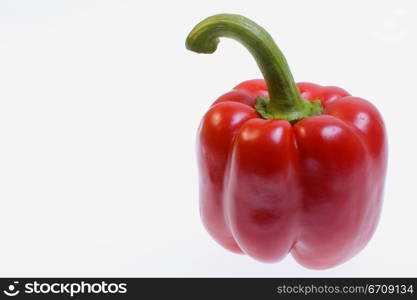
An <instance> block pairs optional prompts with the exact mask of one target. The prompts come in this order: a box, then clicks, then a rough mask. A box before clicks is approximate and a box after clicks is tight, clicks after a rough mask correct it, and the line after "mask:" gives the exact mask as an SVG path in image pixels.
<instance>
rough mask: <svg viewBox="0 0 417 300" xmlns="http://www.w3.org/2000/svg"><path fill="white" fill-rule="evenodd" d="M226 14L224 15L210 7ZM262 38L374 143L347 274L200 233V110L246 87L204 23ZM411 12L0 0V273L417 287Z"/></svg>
mask: <svg viewBox="0 0 417 300" xmlns="http://www.w3.org/2000/svg"><path fill="white" fill-rule="evenodd" d="M225 2H227V3H225ZM223 12H229V13H240V14H243V15H245V16H247V17H249V18H251V19H253V20H254V21H256V22H258V23H260V24H261V25H262V26H264V27H265V28H266V29H267V30H268V31H269V32H270V33H271V35H272V36H273V37H274V38H275V40H276V42H277V43H278V45H279V46H280V48H281V49H282V50H283V52H284V53H285V54H286V56H287V59H288V62H289V64H290V66H291V68H292V71H293V74H294V77H295V78H296V80H298V81H312V82H316V83H319V84H329V85H339V86H341V87H343V88H345V89H347V90H348V91H350V92H351V93H352V94H354V95H357V96H361V97H363V98H366V99H369V100H370V101H372V102H373V103H374V104H375V105H376V106H377V107H378V108H379V109H380V111H381V113H382V114H383V116H384V118H385V122H386V125H387V129H388V134H389V144H390V156H389V172H388V177H387V185H386V193H385V204H384V208H383V214H382V218H381V222H380V224H379V227H378V230H377V232H376V234H375V235H374V237H373V239H372V240H371V242H370V243H369V245H368V246H367V247H366V248H365V249H364V250H363V251H362V252H361V253H360V254H359V255H357V256H356V257H355V258H353V259H351V260H350V261H348V262H347V263H345V264H343V265H341V266H339V267H336V268H333V269H330V270H324V271H314V270H308V269H305V268H303V267H301V266H299V265H297V264H296V263H295V261H294V260H293V259H292V258H291V257H290V256H289V257H287V258H286V259H284V260H283V261H282V262H279V263H275V264H263V263H259V262H257V261H254V260H252V259H250V258H248V257H246V256H240V255H236V254H232V253H229V252H228V251H226V250H224V249H223V248H221V247H220V246H218V245H217V244H216V243H215V242H214V241H213V240H212V239H211V237H210V236H209V235H208V234H207V233H206V231H205V230H204V228H203V226H202V225H201V222H200V219H199V214H198V186H197V169H196V159H195V134H196V130H197V126H198V123H199V120H200V118H201V117H202V115H203V114H204V112H205V111H206V109H207V108H208V106H209V105H210V103H211V102H212V101H214V100H215V98H216V97H217V96H219V95H221V94H222V93H224V92H226V91H228V90H229V89H231V88H232V87H233V86H234V85H235V84H237V83H239V82H240V81H243V80H246V79H251V78H257V77H260V72H259V70H258V69H257V67H256V65H255V63H254V61H253V59H252V58H251V57H250V55H249V53H248V52H247V51H246V50H245V49H244V48H243V47H242V46H241V45H238V44H237V43H236V42H234V41H230V40H223V41H222V42H221V44H220V45H219V49H218V51H217V52H216V53H215V54H213V55H197V54H195V53H192V52H189V51H187V50H186V49H185V47H184V41H185V38H186V36H187V34H188V32H189V31H190V30H191V29H192V27H193V26H194V25H195V24H196V23H197V22H199V21H201V20H202V19H203V18H205V17H207V16H209V15H212V14H215V13H223ZM416 46H417V5H416V2H415V1H412V0H410V1H377V0H375V1H289V0H288V1H260V0H256V1H242V0H239V1H224V0H223V1H218V0H211V1H187V2H186V1H178V0H177V1H117V0H114V1H98V0H97V1H89V0H88V1H86V0H84V1H61V0H60V1H29V0H27V1H1V2H0V276H11V277H13V276H245V277H246V276H264V277H278V276H284V277H289V276H295V277H297V276H320V277H322V276H417V259H416V253H417V234H416V229H417V217H416V211H417V196H416V177H417V176H416V170H417V161H416V154H417V142H416V132H415V130H416V129H417V126H416V122H417V119H416V116H417V104H416V103H417V99H416V91H415V89H416V80H417V76H416V74H417V73H416V70H417V62H416V53H417V47H416Z"/></svg>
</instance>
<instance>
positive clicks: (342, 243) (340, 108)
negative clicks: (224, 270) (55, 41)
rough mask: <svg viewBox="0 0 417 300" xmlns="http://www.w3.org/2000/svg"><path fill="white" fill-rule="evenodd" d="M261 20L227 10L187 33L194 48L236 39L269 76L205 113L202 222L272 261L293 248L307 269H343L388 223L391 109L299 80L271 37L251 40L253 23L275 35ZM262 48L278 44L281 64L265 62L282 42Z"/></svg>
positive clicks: (221, 239) (209, 48)
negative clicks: (387, 112)
mask: <svg viewBox="0 0 417 300" xmlns="http://www.w3.org/2000/svg"><path fill="white" fill-rule="evenodd" d="M219 28H221V30H220V31H219ZM225 28H226V29H225ZM254 28H256V30H255V29H254ZM259 28H260V29H262V28H261V27H259V26H258V25H256V24H255V23H253V22H251V21H250V20H248V19H246V18H244V17H242V16H237V15H217V16H213V17H210V18H208V19H206V20H204V21H203V22H201V23H200V24H199V25H197V26H196V27H195V29H194V30H193V31H192V32H191V33H190V35H189V38H188V39H187V47H188V48H189V49H191V50H193V51H196V52H205V53H211V52H214V51H215V49H216V47H214V48H213V43H215V44H217V41H215V39H217V38H218V37H219V36H228V37H233V38H235V39H237V40H238V41H240V42H241V43H242V44H244V45H245V46H246V47H247V48H248V49H249V50H250V51H251V52H252V54H253V56H254V57H255V59H256V61H257V63H258V65H259V67H260V69H261V71H262V73H263V75H264V78H265V80H262V79H257V80H249V81H245V82H243V83H241V84H239V85H238V86H236V87H235V88H234V89H233V90H232V91H230V92H228V93H226V94H224V95H222V96H221V97H219V98H218V99H217V100H216V101H215V102H214V103H213V105H212V106H211V108H210V109H209V110H208V112H207V113H206V114H205V116H204V117H203V119H202V121H201V125H200V128H199V131H198V143H197V145H198V163H199V169H200V213H201V217H202V221H203V223H204V225H205V227H206V229H207V230H208V232H209V233H210V234H211V235H212V236H213V238H214V239H215V240H216V241H217V242H218V243H219V244H221V245H222V246H223V247H225V248H227V249H229V250H231V251H233V252H237V253H244V254H247V255H249V256H251V257H253V258H255V259H257V260H259V261H263V262H275V261H279V260H281V259H282V258H284V257H285V256H286V255H287V254H288V253H290V252H291V254H292V256H293V257H294V258H295V260H296V261H297V262H298V263H300V264H301V265H303V266H305V267H308V268H312V269H325V268H330V267H334V266H336V265H338V264H341V263H343V262H345V261H346V260H348V259H349V258H351V257H353V256H354V255H355V254H357V253H358V252H359V251H360V250H361V249H363V248H364V247H365V245H366V244H367V243H368V241H369V240H370V238H371V236H372V234H373V232H374V231H375V228H376V226H377V223H378V219H379V215H380V212H381V205H382V196H383V189H384V180H385V173H386V161H387V140H386V134H385V128H384V124H383V121H382V117H381V115H380V114H379V112H378V111H377V109H376V108H375V107H374V106H373V105H372V104H371V103H370V102H368V101H366V100H364V99H361V98H358V97H353V96H351V95H350V94H349V93H348V92H346V91H345V90H343V89H341V88H337V87H333V86H320V85H317V84H312V83H298V84H297V85H296V84H295V83H294V82H293V79H292V75H291V73H290V72H289V69H288V66H287V65H286V61H285V58H283V56H282V53H281V52H280V51H279V49H278V48H277V47H276V45H275V44H273V45H271V43H270V41H272V39H271V40H269V38H270V37H269V35H267V36H266V38H265V37H261V39H262V41H263V42H264V46H265V47H264V46H262V45H261V44H262V43H260V42H259V40H256V41H255V42H254V44H256V47H251V39H253V38H254V36H253V35H250V34H248V32H250V30H253V31H255V32H256V37H259V36H260V35H261V36H262V34H267V33H266V32H263V31H262V33H261V34H259V32H260V29H259ZM262 30H263V29H262ZM229 31H230V32H231V33H230V32H229ZM242 36H243V37H242ZM265 39H266V41H265ZM202 41H204V45H203V46H201V45H202ZM196 45H198V46H199V47H200V48H198V47H197V46H196ZM262 47H264V48H267V49H269V50H271V49H273V51H275V52H276V53H275V54H274V55H275V58H272V59H275V61H276V59H277V58H279V59H280V60H279V62H278V63H277V64H276V66H277V68H279V70H278V71H277V70H275V71H273V72H272V71H271V70H270V69H269V70H265V69H268V68H269V67H270V66H271V65H273V63H271V61H270V60H271V57H268V56H266V57H265V55H264V54H265V53H266V54H268V53H270V52H271V51H272V50H271V51H263V50H262V49H259V48H262ZM271 47H272V48H271ZM202 48H204V49H202ZM277 51H278V52H277ZM259 52H261V54H259ZM268 72H269V73H268ZM274 72H275V73H274ZM283 78H284V79H283ZM272 85H273V86H274V88H272ZM268 91H269V92H268ZM265 99H269V100H268V101H265ZM294 99H295V100H294ZM273 101H275V103H274V105H275V106H272V105H270V103H271V102H273ZM291 101H292V102H291ZM297 101H298V104H297V103H295V104H294V102H297ZM285 102H286V105H282V103H285ZM265 103H266V104H265ZM278 103H280V104H278ZM288 103H290V104H292V106H291V105H288ZM300 103H302V104H300ZM308 105H311V106H308ZM294 107H295V108H294Z"/></svg>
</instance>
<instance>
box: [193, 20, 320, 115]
mask: <svg viewBox="0 0 417 300" xmlns="http://www.w3.org/2000/svg"><path fill="white" fill-rule="evenodd" d="M220 37H228V38H232V39H235V40H237V41H238V42H240V43H241V44H242V45H244V46H245V47H246V48H247V49H248V50H249V52H250V53H251V54H252V56H253V57H254V58H255V60H256V63H257V64H258V67H259V69H260V70H261V72H262V74H263V76H264V79H265V82H266V85H267V87H268V92H269V100H268V99H258V101H259V102H258V104H257V106H256V109H257V111H258V112H259V113H260V114H261V115H262V116H263V117H265V118H268V119H271V118H279V119H286V120H289V121H296V120H300V119H303V118H305V117H308V116H311V115H316V114H320V113H321V112H322V107H321V104H320V102H310V101H307V100H304V99H302V98H301V95H300V93H299V91H298V88H297V86H296V84H295V82H294V79H293V77H292V75H291V72H290V69H289V67H288V64H287V61H286V60H285V57H284V55H283V54H282V53H281V51H280V50H279V48H278V47H277V45H276V44H275V42H274V41H273V39H272V37H271V36H270V35H269V34H268V32H266V31H265V29H263V28H262V27H260V26H259V25H257V24H256V23H254V22H253V21H251V20H249V19H248V18H245V17H243V16H240V15H233V14H220V15H215V16H212V17H209V18H207V19H205V20H203V21H202V22H200V23H199V24H197V25H196V26H195V27H194V29H193V30H192V31H191V32H190V34H189V35H188V37H187V40H186V47H187V49H189V50H191V51H194V52H197V53H213V52H214V51H216V49H217V44H218V43H219V38H220Z"/></svg>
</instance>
